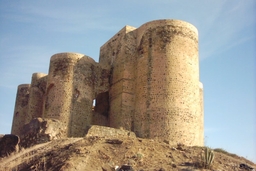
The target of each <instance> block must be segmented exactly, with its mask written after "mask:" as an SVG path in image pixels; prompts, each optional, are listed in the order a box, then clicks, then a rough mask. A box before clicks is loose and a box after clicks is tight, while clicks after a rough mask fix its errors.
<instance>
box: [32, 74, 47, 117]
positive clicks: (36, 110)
mask: <svg viewBox="0 0 256 171" xmlns="http://www.w3.org/2000/svg"><path fill="white" fill-rule="evenodd" d="M46 84H47V74H44V73H34V74H33V75H32V79H31V86H30V90H29V94H30V96H29V105H28V114H27V115H28V116H29V117H30V119H29V120H31V119H33V118H39V117H42V116H43V104H44V98H45V97H44V94H45V91H46Z"/></svg>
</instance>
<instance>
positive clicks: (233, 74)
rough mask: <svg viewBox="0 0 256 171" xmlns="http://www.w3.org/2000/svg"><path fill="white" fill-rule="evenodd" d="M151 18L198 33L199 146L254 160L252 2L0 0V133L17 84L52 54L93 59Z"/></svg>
mask: <svg viewBox="0 0 256 171" xmlns="http://www.w3.org/2000/svg"><path fill="white" fill-rule="evenodd" d="M156 19H179V20H184V21H187V22H190V23H191V24H193V25H194V26H196V27H197V28H198V31H199V54H200V80H201V82H202V83H203V84H204V102H205V105H204V107H205V138H206V145H207V146H210V147H212V148H223V149H225V150H227V151H229V152H231V153H236V154H238V155H241V156H243V157H246V158H248V159H250V160H253V161H254V162H256V1H255V0H246V1H241V0H207V1H203V0H193V1H191V0H154V1H153V0H140V1H138V0H129V1H117V0H116V1H114V0H108V1H106V0H95V1H92V0H90V1H89V0H76V1H71V0H69V1H68V0H54V1H52V0H41V1H39V0H38V1H35V0H15V1H8V0H0V78H1V81H0V133H2V134H3V133H10V130H11V124H12V117H13V110H14V104H15V98H16V91H17V86H18V85H19V84H24V83H30V81H31V75H32V73H35V72H43V73H48V67H49V61H50V57H51V56H52V55H53V54H55V53H59V52H78V53H82V54H85V55H88V56H91V57H92V58H94V59H95V60H96V61H98V57H99V48H100V46H101V45H103V44H104V43H105V42H106V41H107V40H108V39H109V38H111V37H112V36H113V35H114V34H115V33H117V32H118V31H119V30H120V29H121V28H123V27H124V26H125V25H131V26H134V27H139V26H140V25H142V24H143V23H145V22H148V21H151V20H156Z"/></svg>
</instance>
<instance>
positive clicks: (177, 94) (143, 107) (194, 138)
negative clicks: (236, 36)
mask: <svg viewBox="0 0 256 171" xmlns="http://www.w3.org/2000/svg"><path fill="white" fill-rule="evenodd" d="M203 113H204V112H203V86H202V83H200V82H199V59H198V32H197V29H196V28H195V27H194V26H193V25H191V24H189V23H187V22H184V21H179V20H156V21H151V22H148V23H146V24H144V25H142V26H140V27H139V28H137V29H136V28H134V27H131V26H125V27H124V28H123V29H121V30H120V31H119V32H118V33H117V34H116V35H114V36H113V37H112V38H111V39H110V40H109V41H107V42H106V43H105V44H104V45H103V46H102V47H101V48H100V58H99V62H98V63H97V62H95V61H94V60H93V59H92V58H90V57H88V56H86V55H83V54H78V53H59V54H55V55H53V56H52V57H51V60H50V68H49V73H48V75H46V74H42V73H34V74H33V75H32V81H31V84H22V85H19V86H18V91H17V97H16V104H15V109H14V116H13V125H12V134H16V135H21V134H22V132H21V130H22V128H23V126H24V125H25V124H27V123H29V122H30V121H31V120H32V119H33V118H46V119H56V120H58V121H60V122H61V123H62V124H63V125H64V127H65V129H64V130H63V131H64V134H63V137H83V136H85V135H86V133H87V131H88V128H89V127H90V125H102V126H108V127H113V128H120V127H122V128H123V129H126V130H129V131H133V132H135V134H136V136H138V137H142V138H157V139H160V140H167V141H169V142H170V143H171V144H177V143H183V144H185V145H199V146H201V145H203V144H204V116H203V115H204V114H203Z"/></svg>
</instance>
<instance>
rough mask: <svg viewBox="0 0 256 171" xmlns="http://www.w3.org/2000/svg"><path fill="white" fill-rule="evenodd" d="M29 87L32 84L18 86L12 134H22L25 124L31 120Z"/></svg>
mask: <svg viewBox="0 0 256 171" xmlns="http://www.w3.org/2000/svg"><path fill="white" fill-rule="evenodd" d="M29 88H30V84H21V85H19V86H18V90H17V95H16V103H15V108H14V114H13V121H12V131H11V134H15V135H18V136H20V135H21V131H22V128H23V126H24V125H25V124H27V123H28V122H29V121H30V117H29V116H28V101H29Z"/></svg>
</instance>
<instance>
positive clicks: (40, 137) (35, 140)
mask: <svg viewBox="0 0 256 171" xmlns="http://www.w3.org/2000/svg"><path fill="white" fill-rule="evenodd" d="M64 133H65V126H64V125H63V123H61V122H60V121H58V120H54V119H42V118H35V119H33V120H31V122H30V123H28V124H26V125H24V127H23V130H22V136H21V146H22V147H30V146H33V145H35V144H40V143H45V142H48V141H51V140H54V139H58V138H62V137H63V136H64V135H63V134H64Z"/></svg>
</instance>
